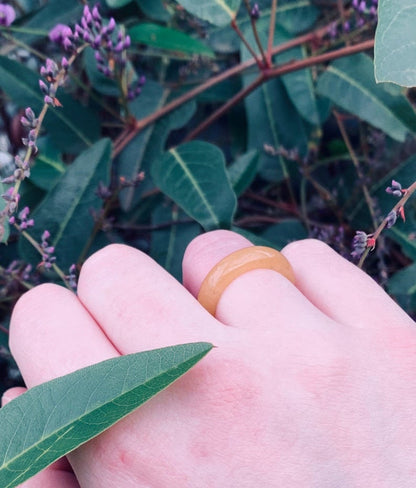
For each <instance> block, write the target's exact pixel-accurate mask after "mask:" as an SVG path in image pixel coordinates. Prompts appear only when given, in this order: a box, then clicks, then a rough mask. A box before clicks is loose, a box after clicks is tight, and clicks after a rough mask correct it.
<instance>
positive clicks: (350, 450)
mask: <svg viewBox="0 0 416 488" xmlns="http://www.w3.org/2000/svg"><path fill="white" fill-rule="evenodd" d="M248 244H249V243H248V241H247V240H246V239H244V238H243V237H241V236H239V235H237V234H234V233H232V232H228V231H214V232H211V233H207V234H204V235H202V236H200V237H198V238H197V239H195V240H194V241H193V242H192V243H191V244H190V245H189V247H188V249H187V251H186V254H185V257H184V263H183V274H184V286H182V285H180V284H179V283H178V282H177V281H176V280H175V279H174V278H172V277H171V276H170V275H169V274H168V273H166V272H165V271H164V270H163V269H162V268H160V267H159V266H158V265H157V264H156V263H155V262H154V261H152V259H150V258H149V257H148V256H146V255H145V254H143V253H141V252H139V251H137V250H135V249H132V248H129V247H126V246H122V245H112V246H109V247H106V248H104V249H103V250H101V251H99V252H97V253H96V254H94V255H93V256H92V257H91V258H89V259H88V260H87V262H86V263H85V265H84V267H83V269H82V271H81V275H80V279H79V289H78V296H75V295H73V294H71V293H70V292H69V291H67V290H65V289H64V288H62V287H59V286H55V285H51V284H46V285H41V286H39V287H36V288H34V289H33V290H31V291H29V292H28V293H26V294H25V295H24V296H23V297H22V298H21V299H20V300H19V302H18V304H17V305H16V307H15V310H14V313H13V317H12V321H11V326H10V327H11V328H10V347H11V350H12V353H13V355H14V357H15V358H16V361H17V363H18V365H19V368H20V369H21V372H22V374H23V377H24V379H25V381H26V384H27V386H28V387H29V388H30V387H32V386H34V385H37V384H39V383H41V382H44V381H47V380H50V379H52V378H54V377H57V376H60V375H63V374H66V373H69V372H71V371H74V370H76V369H78V368H81V367H84V366H87V365H89V364H92V363H95V362H98V361H102V360H104V359H108V358H110V357H115V356H117V355H119V354H127V353H132V352H137V351H142V350H143V351H144V350H149V349H154V348H158V347H164V346H168V345H173V344H180V343H185V342H193V341H208V342H212V343H213V344H215V345H216V346H217V347H216V348H214V349H213V350H212V351H211V352H210V353H209V354H208V355H207V356H206V357H205V358H204V359H203V360H202V361H201V362H200V363H198V364H197V365H196V366H195V367H194V368H193V369H192V370H191V371H189V372H188V373H187V374H186V375H185V376H184V377H182V378H181V379H180V380H178V381H177V382H176V383H175V384H173V385H172V386H171V387H169V388H168V389H166V390H165V391H163V392H162V393H160V394H159V395H157V396H156V397H155V398H153V399H152V400H151V401H149V402H148V403H146V404H145V405H144V406H142V407H141V408H139V409H138V410H137V411H135V412H134V413H133V414H131V415H129V416H128V417H127V418H125V419H124V420H122V421H121V422H119V423H118V424H116V425H115V426H114V427H112V428H111V429H109V430H108V431H106V432H104V433H103V434H102V435H100V436H98V437H97V438H95V439H93V440H92V441H90V442H88V443H87V444H85V445H84V446H82V447H80V448H79V449H77V450H76V451H75V452H73V453H71V454H70V455H69V456H68V459H69V462H70V465H71V467H72V470H73V472H72V470H70V468H69V465H65V461H63V460H61V461H59V462H57V463H55V464H54V465H53V466H51V467H49V468H48V469H47V470H45V471H44V472H42V473H40V474H39V475H37V476H35V477H34V478H32V479H31V480H29V481H27V482H26V483H25V484H23V485H22V486H24V487H26V488H35V487H42V488H55V487H57V486H59V487H60V488H75V487H77V486H81V487H83V488H113V487H114V488H116V487H117V488H130V487H134V488H145V487H146V488H178V487H180V488H210V487H221V488H237V487H238V488H254V487H261V488H272V487H273V488H278V487H279V488H280V487H285V488H302V487H305V488H310V487H315V486H316V487H319V488H326V487H328V488H329V487H330V488H333V487H343V488H346V487H366V488H371V487H377V488H383V487H385V488H387V487H388V488H392V487H400V488H410V487H414V486H415V478H414V473H415V468H414V465H415V459H416V421H415V420H416V413H415V412H416V386H415V384H414V383H415V380H414V377H415V371H416V328H415V324H414V322H413V321H412V320H411V319H410V318H409V317H408V316H407V315H406V314H405V313H404V312H403V311H402V310H401V309H400V308H399V307H398V306H397V305H396V304H395V303H394V302H393V301H392V300H391V299H390V298H389V297H388V296H387V295H386V294H385V293H384V291H383V290H382V289H381V288H380V287H379V286H378V285H377V284H376V283H375V282H374V281H373V280H372V279H371V278H369V277H368V276H367V275H366V274H365V273H364V272H362V271H360V270H359V269H358V268H356V267H355V266H354V265H352V264H351V263H349V262H347V261H346V260H344V259H343V258H341V257H339V256H338V255H337V254H336V253H335V252H334V251H332V250H331V249H330V248H329V247H328V246H326V245H325V244H323V243H321V242H318V241H314V240H304V241H299V242H294V243H292V244H289V245H288V246H287V247H285V249H284V250H283V254H284V255H285V256H286V257H287V259H288V260H289V261H290V263H291V264H292V267H293V269H294V272H295V275H296V280H297V286H296V287H295V286H293V285H292V284H291V283H290V282H289V281H288V280H286V279H285V278H284V277H282V276H281V275H279V274H278V273H276V272H273V271H270V270H255V271H251V272H249V273H246V274H244V275H242V276H241V277H239V278H238V279H237V280H235V281H234V282H233V283H232V284H231V285H230V286H229V287H228V288H227V289H226V290H225V292H224V293H223V295H222V298H221V299H220V302H219V304H218V308H217V319H215V318H213V317H212V316H211V315H209V314H208V313H207V312H206V311H205V310H204V309H203V308H202V307H201V305H200V304H199V303H198V302H197V301H196V300H195V298H194V297H193V296H192V295H194V296H196V295H197V293H198V290H199V287H200V284H201V282H202V280H203V278H204V277H205V275H206V274H207V273H208V271H209V270H210V269H211V268H212V267H213V266H214V264H215V263H216V262H218V261H219V260H220V259H222V258H223V257H224V256H226V255H228V254H230V253H231V252H233V251H235V250H237V249H240V248H242V247H246V246H247V245H248ZM188 290H189V291H188ZM189 292H190V293H189ZM20 392H21V390H19V389H13V390H9V391H8V392H7V393H6V395H5V400H6V401H8V400H10V399H11V398H12V397H13V396H16V395H18V394H19V393H20ZM78 483H79V484H78Z"/></svg>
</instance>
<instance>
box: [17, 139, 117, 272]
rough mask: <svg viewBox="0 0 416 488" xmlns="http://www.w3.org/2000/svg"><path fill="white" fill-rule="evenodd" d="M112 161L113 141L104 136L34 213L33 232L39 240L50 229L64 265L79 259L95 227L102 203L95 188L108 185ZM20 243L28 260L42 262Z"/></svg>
mask: <svg viewBox="0 0 416 488" xmlns="http://www.w3.org/2000/svg"><path fill="white" fill-rule="evenodd" d="M110 161H111V142H110V140H109V139H102V140H101V141H99V142H97V143H96V144H94V146H92V147H91V148H89V149H87V150H86V151H84V152H83V153H81V154H80V156H78V158H77V159H76V160H75V161H74V162H73V163H72V164H71V165H70V166H69V167H68V169H67V170H66V172H65V173H64V175H63V176H62V177H61V179H60V180H59V181H58V183H57V184H56V185H55V186H54V187H53V188H52V189H51V191H50V192H49V193H48V194H47V195H46V197H45V198H44V200H42V202H41V204H40V205H39V206H38V207H37V208H36V210H35V211H34V212H33V214H32V217H33V218H34V219H35V227H33V228H32V229H30V234H31V235H32V236H33V237H34V238H35V240H37V241H38V242H40V241H41V235H42V233H43V231H44V230H48V231H49V232H50V234H51V237H50V240H49V244H50V245H51V246H54V247H55V252H56V255H57V256H59V263H58V264H59V266H60V267H61V268H68V267H69V266H70V265H71V264H72V263H75V262H77V260H78V258H79V256H80V254H81V252H82V250H83V249H84V246H85V244H86V242H87V240H88V238H89V236H90V233H91V231H92V229H93V227H94V219H93V216H92V215H91V211H92V210H95V211H98V210H99V209H100V208H101V205H102V200H101V199H100V198H99V197H98V196H97V195H96V194H95V191H96V190H97V188H98V185H99V183H100V181H101V182H102V183H104V184H105V185H108V183H109V179H110ZM20 246H21V247H20V249H21V252H22V255H23V256H24V257H25V259H26V260H27V261H29V262H32V263H38V262H39V261H40V259H39V254H38V253H37V252H36V251H35V250H34V249H33V248H32V246H31V244H30V243H29V242H27V241H26V240H25V239H22V240H21V241H20Z"/></svg>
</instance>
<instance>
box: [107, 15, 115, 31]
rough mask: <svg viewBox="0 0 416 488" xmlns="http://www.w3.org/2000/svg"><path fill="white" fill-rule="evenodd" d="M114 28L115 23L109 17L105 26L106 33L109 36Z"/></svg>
mask: <svg viewBox="0 0 416 488" xmlns="http://www.w3.org/2000/svg"><path fill="white" fill-rule="evenodd" d="M115 28H116V21H115V20H114V18H113V17H111V18H110V20H109V21H108V24H107V32H108V33H109V34H111V33H112V32H113V31H114V29H115Z"/></svg>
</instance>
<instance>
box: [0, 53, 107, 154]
mask: <svg viewBox="0 0 416 488" xmlns="http://www.w3.org/2000/svg"><path fill="white" fill-rule="evenodd" d="M39 78H40V77H39V76H38V75H37V74H36V73H35V72H34V71H32V70H30V69H28V68H26V67H25V66H23V65H22V64H21V63H18V62H17V61H13V60H12V59H8V58H6V57H4V56H0V88H2V89H3V90H4V91H5V92H6V93H7V95H8V96H9V97H10V98H11V99H12V100H13V101H14V102H15V103H16V105H17V106H18V107H22V108H26V107H31V108H32V110H34V112H35V114H39V113H40V111H41V109H42V107H43V95H42V93H41V91H40V89H39ZM57 97H58V99H59V101H60V102H61V104H62V105H63V107H58V108H55V107H50V108H49V109H48V112H47V114H46V117H45V120H44V123H43V125H44V126H45V127H46V129H47V130H48V132H49V134H50V135H51V137H52V138H53V141H54V143H55V145H56V146H57V147H58V148H59V149H61V150H63V151H66V152H76V151H77V150H79V149H80V147H85V145H88V146H89V145H91V144H92V143H93V142H94V141H95V140H97V139H98V137H99V131H100V121H99V119H98V117H97V115H96V114H95V113H94V112H92V111H91V110H90V109H88V108H86V107H84V106H82V105H81V104H80V103H78V102H77V101H76V100H74V99H73V98H72V97H71V96H69V95H67V94H66V93H64V91H63V90H62V89H60V90H58V93H57Z"/></svg>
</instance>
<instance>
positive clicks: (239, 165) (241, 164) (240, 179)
mask: <svg viewBox="0 0 416 488" xmlns="http://www.w3.org/2000/svg"><path fill="white" fill-rule="evenodd" d="M258 162H259V153H258V152H257V151H255V150H251V151H248V152H246V153H244V154H242V155H241V156H240V157H238V158H237V159H236V160H235V161H233V162H232V163H231V164H230V166H228V168H227V173H228V178H229V180H230V182H231V186H232V187H233V190H234V193H235V194H236V195H237V196H240V195H241V194H242V193H243V192H244V191H245V190H246V189H247V188H248V187H249V186H250V185H251V183H252V182H253V180H254V178H255V176H256V174H257V168H258Z"/></svg>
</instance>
